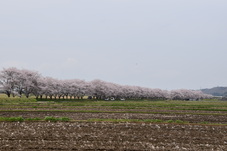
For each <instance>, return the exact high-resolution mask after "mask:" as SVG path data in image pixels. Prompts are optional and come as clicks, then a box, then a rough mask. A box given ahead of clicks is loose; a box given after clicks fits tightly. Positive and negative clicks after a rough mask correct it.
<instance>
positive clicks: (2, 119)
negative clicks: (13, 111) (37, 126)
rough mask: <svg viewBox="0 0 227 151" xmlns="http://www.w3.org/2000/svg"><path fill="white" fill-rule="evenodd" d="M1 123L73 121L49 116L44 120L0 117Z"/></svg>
mask: <svg viewBox="0 0 227 151" xmlns="http://www.w3.org/2000/svg"><path fill="white" fill-rule="evenodd" d="M0 121H1V122H6V121H7V122H23V121H47V122H57V121H60V122H68V121H71V119H70V118H68V117H52V116H47V117H45V118H44V119H41V118H23V117H0Z"/></svg>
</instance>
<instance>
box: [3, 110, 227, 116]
mask: <svg viewBox="0 0 227 151" xmlns="http://www.w3.org/2000/svg"><path fill="white" fill-rule="evenodd" d="M0 112H72V113H138V114H167V115H172V114H177V115H186V114H190V115H214V116H220V115H222V116H226V115H227V114H226V113H193V112H184V113H182V112H142V111H100V110H76V111H75V110H35V111H34V110H1V111H0Z"/></svg>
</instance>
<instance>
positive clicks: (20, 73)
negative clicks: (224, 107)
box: [0, 67, 211, 100]
mask: <svg viewBox="0 0 227 151" xmlns="http://www.w3.org/2000/svg"><path fill="white" fill-rule="evenodd" d="M0 89H1V91H2V92H3V93H5V94H6V95H7V96H8V97H10V96H16V95H18V96H22V94H23V95H25V96H26V97H29V96H31V95H34V96H36V98H43V97H45V98H50V99H61V98H63V99H69V98H70V99H83V98H84V96H89V98H96V99H107V98H115V99H122V98H124V99H174V100H189V99H204V98H210V97H211V96H210V95H207V94H204V93H202V92H201V91H194V90H186V89H180V90H172V91H167V90H161V89H151V88H145V87H140V86H128V85H119V84H115V83H110V82H105V81H102V80H93V81H90V82H87V81H84V80H79V79H71V80H59V79H55V78H52V77H43V76H42V75H41V74H39V73H38V72H36V71H31V70H26V69H22V70H21V69H17V68H14V67H11V68H7V69H3V70H2V71H0Z"/></svg>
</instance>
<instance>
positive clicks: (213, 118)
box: [0, 111, 227, 124]
mask: <svg viewBox="0 0 227 151" xmlns="http://www.w3.org/2000/svg"><path fill="white" fill-rule="evenodd" d="M18 116H21V117H24V118H37V117H38V118H45V117H46V116H54V117H68V118H71V119H73V120H88V119H92V118H99V119H160V120H181V121H188V122H190V123H201V122H209V123H217V124H227V116H225V115H196V114H174V113H171V114H143V113H77V112H57V111H56V112H54V111H48V112H43V111H38V112H37V111H34V112H33V111H27V112H26V111H22V112H14V111H10V112H7V111H0V117H18Z"/></svg>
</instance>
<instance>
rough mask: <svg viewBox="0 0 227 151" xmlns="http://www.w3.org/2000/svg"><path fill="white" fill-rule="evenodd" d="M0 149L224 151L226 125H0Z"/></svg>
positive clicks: (71, 123)
mask: <svg viewBox="0 0 227 151" xmlns="http://www.w3.org/2000/svg"><path fill="white" fill-rule="evenodd" d="M0 150H6V151H7V150H8V151H12V150H23V151H26V150H31V151H32V150H42V151H50V150H159V151H168V150H169V151H182V150H190V151H200V150H204V151H211V150H215V151H225V150H227V126H205V125H181V124H146V123H108V122H57V123H51V122H0Z"/></svg>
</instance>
